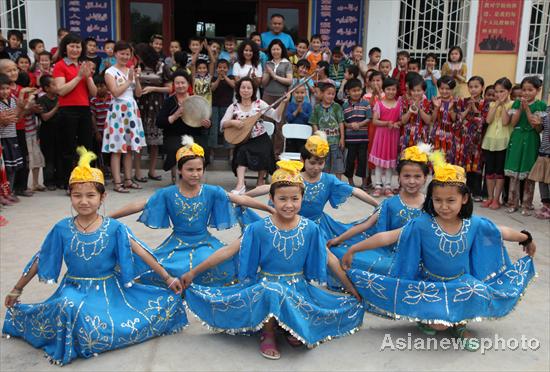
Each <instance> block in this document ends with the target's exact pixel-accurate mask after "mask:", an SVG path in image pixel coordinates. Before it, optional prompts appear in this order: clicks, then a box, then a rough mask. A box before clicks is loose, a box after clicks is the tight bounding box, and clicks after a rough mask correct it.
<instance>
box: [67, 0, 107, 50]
mask: <svg viewBox="0 0 550 372" xmlns="http://www.w3.org/2000/svg"><path fill="white" fill-rule="evenodd" d="M115 5H116V0H95V1H91V0H90V1H88V0H62V1H61V25H62V26H63V27H65V28H67V29H68V30H69V31H70V32H74V33H77V34H80V36H81V37H82V39H85V38H87V37H93V38H95V39H96V41H97V46H98V49H99V51H103V43H105V41H106V40H109V39H111V40H116V13H115Z"/></svg>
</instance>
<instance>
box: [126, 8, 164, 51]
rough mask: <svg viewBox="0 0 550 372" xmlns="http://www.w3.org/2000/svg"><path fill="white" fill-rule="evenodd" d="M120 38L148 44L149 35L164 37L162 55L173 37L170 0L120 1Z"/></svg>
mask: <svg viewBox="0 0 550 372" xmlns="http://www.w3.org/2000/svg"><path fill="white" fill-rule="evenodd" d="M120 8H121V12H120V13H121V21H122V22H121V23H122V30H121V31H122V38H123V39H124V40H127V41H130V42H135V43H141V42H145V43H148V42H149V40H150V38H151V35H154V34H160V35H162V36H164V53H165V54H167V53H168V51H169V46H170V40H171V39H172V37H173V28H172V25H173V14H172V0H121V3H120Z"/></svg>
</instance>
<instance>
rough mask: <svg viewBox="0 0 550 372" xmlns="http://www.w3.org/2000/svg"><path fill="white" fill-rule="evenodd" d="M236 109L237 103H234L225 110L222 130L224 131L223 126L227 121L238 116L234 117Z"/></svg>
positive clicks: (221, 125)
mask: <svg viewBox="0 0 550 372" xmlns="http://www.w3.org/2000/svg"><path fill="white" fill-rule="evenodd" d="M236 109H237V104H232V105H230V106H229V107H228V108H227V110H225V114H224V115H223V118H222V120H221V121H220V132H223V126H224V125H225V123H227V122H228V121H229V120H233V119H236V117H233V116H234V114H235V110H236Z"/></svg>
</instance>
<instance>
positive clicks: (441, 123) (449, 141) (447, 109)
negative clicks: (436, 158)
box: [430, 97, 460, 164]
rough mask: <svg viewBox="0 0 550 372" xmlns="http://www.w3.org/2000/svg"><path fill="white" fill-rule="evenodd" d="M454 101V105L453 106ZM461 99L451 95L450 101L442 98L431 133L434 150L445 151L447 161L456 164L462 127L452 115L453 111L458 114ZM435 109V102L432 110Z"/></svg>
mask: <svg viewBox="0 0 550 372" xmlns="http://www.w3.org/2000/svg"><path fill="white" fill-rule="evenodd" d="M451 102H452V106H451ZM459 107H460V100H459V99H456V98H454V97H451V99H449V100H448V101H443V100H441V107H440V108H439V111H438V113H437V116H436V118H435V120H434V122H433V124H432V131H431V133H430V142H431V144H432V145H433V148H434V150H441V151H443V152H444V153H445V159H446V161H447V163H451V164H454V162H455V159H456V147H457V143H459V142H460V128H458V127H457V125H456V121H454V120H453V119H452V117H451V113H455V114H457V115H458V108H459ZM434 109H435V107H434V105H433V102H432V105H431V110H432V112H433V110H434Z"/></svg>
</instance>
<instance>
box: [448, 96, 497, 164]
mask: <svg viewBox="0 0 550 372" xmlns="http://www.w3.org/2000/svg"><path fill="white" fill-rule="evenodd" d="M471 100H472V98H471V97H470V98H465V99H464V100H462V102H461V104H460V107H459V111H460V112H464V111H465V110H466V108H467V107H468V103H469V102H470V101H471ZM474 104H475V107H476V110H477V111H478V112H473V111H470V112H468V115H466V117H465V118H464V120H463V121H462V123H457V125H458V129H459V130H460V140H459V142H458V145H457V148H456V158H455V162H454V164H456V165H460V166H461V167H463V168H464V170H465V171H466V172H480V171H481V153H482V152H481V142H482V140H483V125H484V124H485V119H486V118H487V113H488V111H489V102H486V101H485V100H483V99H482V100H480V101H477V102H475V103H474Z"/></svg>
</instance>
